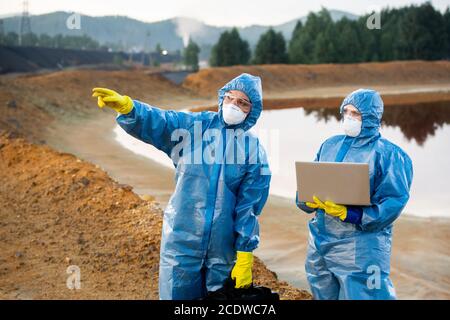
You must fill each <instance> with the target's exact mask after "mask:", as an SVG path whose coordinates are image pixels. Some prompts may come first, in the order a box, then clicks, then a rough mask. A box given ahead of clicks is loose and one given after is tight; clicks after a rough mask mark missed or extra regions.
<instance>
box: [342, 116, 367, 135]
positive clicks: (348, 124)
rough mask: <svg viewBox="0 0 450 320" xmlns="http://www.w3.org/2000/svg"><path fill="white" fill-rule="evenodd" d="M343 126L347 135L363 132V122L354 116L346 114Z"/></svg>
mask: <svg viewBox="0 0 450 320" xmlns="http://www.w3.org/2000/svg"><path fill="white" fill-rule="evenodd" d="M342 127H343V128H344V132H345V134H346V135H348V136H350V137H357V136H359V134H360V133H361V127H362V122H361V121H359V120H356V119H354V118H352V117H349V116H344V121H343V123H342Z"/></svg>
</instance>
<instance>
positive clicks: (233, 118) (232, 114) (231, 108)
mask: <svg viewBox="0 0 450 320" xmlns="http://www.w3.org/2000/svg"><path fill="white" fill-rule="evenodd" d="M222 116H223V120H224V121H225V123H226V124H228V125H234V124H239V123H241V122H242V121H244V120H245V118H246V117H247V114H246V113H245V112H244V111H242V110H241V108H239V107H238V106H236V105H234V104H232V103H224V104H223V106H222Z"/></svg>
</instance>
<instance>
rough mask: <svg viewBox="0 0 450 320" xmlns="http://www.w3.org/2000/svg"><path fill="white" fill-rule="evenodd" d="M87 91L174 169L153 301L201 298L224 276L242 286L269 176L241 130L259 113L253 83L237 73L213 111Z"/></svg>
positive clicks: (254, 142)
mask: <svg viewBox="0 0 450 320" xmlns="http://www.w3.org/2000/svg"><path fill="white" fill-rule="evenodd" d="M93 91H94V96H95V97H98V99H99V101H98V104H99V106H100V107H102V106H104V105H107V106H110V107H111V108H114V109H115V110H117V111H118V112H119V113H120V115H119V116H118V117H117V123H118V124H119V125H120V126H121V127H122V128H123V129H124V130H125V131H126V132H127V133H129V134H130V135H132V136H134V137H136V138H138V139H140V140H142V141H144V142H146V143H149V144H152V145H153V146H155V147H156V148H158V149H159V150H161V151H163V152H164V153H166V154H167V155H168V156H170V157H171V159H172V161H173V162H174V166H175V167H176V172H175V180H176V186H175V192H174V193H173V195H172V196H171V198H170V200H169V203H168V205H167V207H166V209H165V211H164V218H163V230H162V240H161V248H160V268H159V295H160V299H196V298H202V297H205V296H206V294H207V293H208V292H209V291H215V290H218V289H220V288H221V287H222V286H223V284H224V282H225V281H226V280H227V279H228V278H229V277H230V276H231V278H232V279H234V280H235V286H236V288H246V287H249V286H250V285H251V283H252V264H253V255H252V251H253V250H254V249H255V248H256V247H257V246H258V243H259V224H258V220H257V216H258V215H259V214H260V213H261V210H262V208H263V206H264V204H265V202H266V200H267V197H268V191H269V183H270V177H271V176H270V170H269V168H268V164H267V158H266V154H265V151H264V149H263V147H262V146H261V145H260V144H259V140H258V138H257V137H256V136H255V135H253V134H252V133H250V132H249V131H248V130H249V129H250V128H251V127H252V126H253V125H254V124H255V123H256V121H257V120H258V118H259V116H260V114H261V111H262V87H261V80H260V78H259V77H255V76H252V75H249V74H241V75H240V76H238V77H236V78H235V79H233V80H231V81H230V82H229V83H227V84H226V85H225V86H224V87H223V88H221V89H220V90H219V97H218V105H219V110H218V112H212V111H205V112H199V113H193V112H177V111H173V110H162V109H159V108H156V107H153V106H150V105H148V104H145V103H143V102H140V101H137V100H131V98H129V97H127V96H121V95H119V94H117V93H116V92H114V91H112V90H109V89H104V88H94V89H93ZM108 103H109V105H108ZM199 159H200V160H199Z"/></svg>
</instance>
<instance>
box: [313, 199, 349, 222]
mask: <svg viewBox="0 0 450 320" xmlns="http://www.w3.org/2000/svg"><path fill="white" fill-rule="evenodd" d="M313 200H314V202H306V205H307V206H308V207H310V208H313V209H322V210H324V211H325V213H327V214H329V215H330V216H333V217H338V218H339V219H341V220H342V221H344V220H345V218H347V207H346V206H343V205H340V204H336V203H334V202H333V201H325V203H323V202H322V201H320V200H319V198H317V197H316V196H314V197H313Z"/></svg>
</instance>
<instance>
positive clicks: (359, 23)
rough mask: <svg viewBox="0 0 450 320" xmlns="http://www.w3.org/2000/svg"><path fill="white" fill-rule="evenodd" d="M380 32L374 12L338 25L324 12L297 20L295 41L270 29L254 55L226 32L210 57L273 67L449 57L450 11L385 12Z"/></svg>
mask: <svg viewBox="0 0 450 320" xmlns="http://www.w3.org/2000/svg"><path fill="white" fill-rule="evenodd" d="M379 14H380V22H381V28H380V29H369V28H368V27H367V19H368V18H369V17H370V16H371V14H367V15H364V16H361V17H360V18H358V19H356V20H350V19H347V18H345V17H344V18H342V19H340V20H338V21H333V19H332V18H331V15H330V13H329V12H328V11H327V10H326V9H322V10H321V11H319V12H318V13H310V14H308V16H307V19H306V21H305V23H304V24H303V23H302V22H301V21H298V22H297V25H296V27H295V29H294V31H293V33H292V37H291V40H290V41H289V42H286V40H285V39H284V37H283V35H282V34H281V32H275V31H274V30H273V29H269V30H268V31H267V32H266V33H264V34H263V35H261V37H260V38H259V41H258V42H257V45H256V47H255V49H254V52H253V54H252V53H251V51H250V46H249V44H248V42H247V41H245V40H243V39H242V38H241V37H240V35H239V32H238V30H237V29H236V28H234V29H232V30H230V31H225V32H224V33H222V34H221V36H220V38H219V40H218V42H217V43H216V44H215V45H214V47H213V48H212V52H211V57H210V61H209V62H210V65H212V66H231V65H238V64H243V65H245V64H273V63H293V64H295V63H305V64H313V63H351V62H369V61H390V60H414V59H421V60H439V59H449V58H450V9H449V8H447V9H446V11H445V12H444V13H443V14H442V13H441V12H440V11H438V10H436V9H434V7H433V6H432V5H431V4H430V3H429V2H426V3H424V4H422V5H418V6H417V5H411V6H407V7H403V8H399V9H389V8H386V9H383V10H382V11H381V12H380V13H379Z"/></svg>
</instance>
